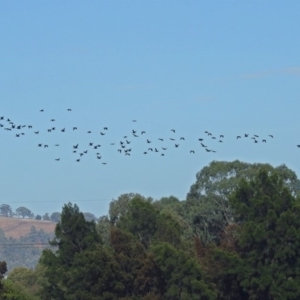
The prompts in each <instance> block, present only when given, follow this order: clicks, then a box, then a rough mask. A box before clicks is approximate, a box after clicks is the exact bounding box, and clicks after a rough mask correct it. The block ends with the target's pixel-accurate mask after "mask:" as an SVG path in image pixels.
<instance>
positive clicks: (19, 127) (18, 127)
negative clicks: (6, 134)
mask: <svg viewBox="0 0 300 300" xmlns="http://www.w3.org/2000/svg"><path fill="white" fill-rule="evenodd" d="M12 126H13V125H12ZM13 128H15V127H13ZM17 129H21V125H19V126H17Z"/></svg>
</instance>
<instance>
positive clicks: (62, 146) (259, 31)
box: [0, 0, 300, 217]
mask: <svg viewBox="0 0 300 300" xmlns="http://www.w3.org/2000/svg"><path fill="white" fill-rule="evenodd" d="M299 11H300V2H299V1H261V0H260V1H254V0H253V1H230V0H229V1H198V0H197V1H174V0H172V1H155V0H154V1H132V0H123V1H92V0H90V1H76V0H74V1H71V2H70V1H55V0H53V1H34V0H32V1H1V2H0V37H1V42H0V57H1V58H0V70H1V71H0V117H2V116H3V117H4V119H3V120H0V124H3V127H1V128H0V156H1V160H0V204H3V203H5V204H10V205H11V206H12V208H13V209H16V208H17V207H19V206H26V207H28V208H29V209H30V210H31V211H32V212H34V213H35V214H44V213H45V212H49V213H51V212H54V211H61V209H62V206H63V205H64V204H65V203H67V202H69V201H70V202H72V203H77V204H78V206H79V208H80V210H81V211H84V212H85V211H89V212H92V213H94V214H95V215H96V216H97V217H99V216H101V215H106V214H107V213H108V208H109V203H110V202H111V200H112V199H116V198H117V197H118V196H120V195H121V194H123V193H130V192H133V193H140V194H142V195H144V196H146V197H153V198H154V199H159V198H161V197H164V196H171V195H174V196H176V197H178V198H179V199H180V200H184V199H185V197H186V194H187V193H188V191H189V189H190V186H191V185H192V184H193V183H194V182H195V180H196V173H197V172H199V171H200V170H201V169H202V168H203V167H205V166H207V165H208V164H209V163H210V162H212V161H213V160H217V161H233V160H235V159H238V160H241V161H244V162H249V163H260V162H261V163H270V164H272V165H273V166H278V165H281V164H285V165H287V166H288V167H289V168H291V169H292V170H293V171H295V172H296V174H297V175H298V176H299V174H300V164H299V157H300V149H299V148H298V147H297V144H300V126H299V125H300V118H299V113H300V88H299V87H300V85H299V83H300V82H299V79H300V56H299V53H300V39H299V28H300V18H299ZM68 108H70V109H72V111H67V109H68ZM41 109H43V110H44V111H43V112H40V110H41ZM7 119H10V120H11V122H13V124H15V125H16V126H18V125H22V126H23V125H26V127H23V128H22V129H21V130H17V129H12V130H10V131H9V130H5V129H4V128H10V127H11V125H12V124H9V121H7ZM51 119H55V121H53V122H51V121H50V120H51ZM133 120H136V122H133ZM28 125H31V126H32V128H31V129H30V128H28V127H27V126H28ZM52 127H55V130H52V131H51V132H48V131H47V130H48V129H50V128H52ZM73 127H77V128H78V129H77V130H73ZM104 127H107V128H108V130H104V129H103V128H104ZM63 128H65V132H61V129H63ZM171 129H175V133H174V132H173V131H171ZM132 130H135V131H136V135H137V137H134V136H133V134H132ZM34 131H39V133H38V134H35V133H34ZM88 131H91V133H87V132H88ZM142 131H145V132H146V133H145V134H141V132H142ZM205 131H208V132H210V133H211V134H212V135H211V136H208V135H207V133H205ZM21 132H23V133H24V135H20V137H16V134H19V133H21ZM100 132H102V133H105V135H101V134H100ZM245 133H248V134H249V136H248V138H245V137H244V134H245ZM254 134H255V135H258V136H259V137H258V138H257V141H258V142H257V143H255V142H254V139H251V137H253V136H254ZM220 135H224V138H221V140H222V142H219V140H220ZM238 135H240V136H241V139H237V136H238ZM269 135H273V136H274V138H271V137H270V136H269ZM124 136H127V138H124ZM181 137H184V140H180V138H181ZM212 137H216V139H212ZM158 138H162V139H163V141H160V140H158ZM170 138H174V139H175V141H173V140H170ZM199 138H203V144H204V145H205V146H207V149H209V150H214V151H216V152H207V151H205V148H204V147H202V146H201V144H200V141H199V140H198V139H199ZM126 139H127V140H128V141H129V142H130V144H127V142H126ZM147 139H148V140H149V141H150V143H147ZM262 139H266V143H262ZM120 141H122V142H124V143H125V145H126V147H125V148H124V149H130V148H131V149H132V150H131V151H130V152H128V153H129V154H130V155H125V154H124V149H123V148H121V147H120V146H121V145H120ZM39 143H41V144H42V147H38V144H39ZM89 143H93V146H94V145H98V144H99V145H101V147H99V148H97V149H93V146H92V147H91V146H89ZM112 143H114V145H111V144H112ZM175 143H177V144H179V146H178V147H175ZM56 144H59V146H55V145H56ZM77 144H78V149H74V148H73V146H74V145H77ZM44 145H48V147H47V148H44ZM151 147H152V148H153V150H154V149H155V148H157V150H158V152H155V151H153V152H151V151H150V150H148V148H151ZM162 147H164V148H167V150H163V149H162ZM118 149H121V150H122V152H121V153H119V152H118ZM86 150H88V153H86V154H84V155H83V156H82V157H80V153H83V151H86ZM191 150H194V151H195V153H190V151H191ZM73 151H77V152H76V153H73ZM97 152H98V153H100V154H98V156H99V157H100V156H101V159H97V154H96V153H97ZM144 152H147V154H144ZM162 153H164V154H165V155H164V156H162V155H161V154H162ZM79 158H80V161H79V162H77V161H76V160H77V159H79ZM55 159H60V160H59V161H56V160H55ZM103 163H106V164H103Z"/></svg>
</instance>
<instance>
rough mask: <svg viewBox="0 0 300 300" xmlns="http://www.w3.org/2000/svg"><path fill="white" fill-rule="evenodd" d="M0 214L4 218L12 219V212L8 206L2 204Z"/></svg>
mask: <svg viewBox="0 0 300 300" xmlns="http://www.w3.org/2000/svg"><path fill="white" fill-rule="evenodd" d="M0 214H1V215H3V216H5V217H12V216H13V211H12V208H11V206H10V205H8V204H2V205H1V206H0Z"/></svg>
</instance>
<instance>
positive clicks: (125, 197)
mask: <svg viewBox="0 0 300 300" xmlns="http://www.w3.org/2000/svg"><path fill="white" fill-rule="evenodd" d="M133 198H140V199H143V200H147V201H149V202H151V201H152V199H151V198H147V199H146V198H145V197H143V196H141V195H140V194H135V193H129V194H122V195H121V196H119V197H118V199H116V200H115V199H113V200H112V201H111V202H110V204H109V219H110V222H111V224H112V225H116V224H117V222H118V221H119V220H120V218H121V217H122V216H124V215H125V214H126V212H127V209H128V206H129V204H130V202H131V200H132V199H133Z"/></svg>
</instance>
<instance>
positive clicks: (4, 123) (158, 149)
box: [0, 108, 300, 165]
mask: <svg viewBox="0 0 300 300" xmlns="http://www.w3.org/2000/svg"><path fill="white" fill-rule="evenodd" d="M43 112H44V109H41V110H40V113H43ZM67 112H68V113H71V112H72V109H71V108H68V109H67ZM50 122H51V124H52V125H51V126H49V128H47V130H46V133H51V132H53V131H59V132H61V133H62V134H63V133H66V128H65V127H64V128H60V129H57V128H56V126H54V124H55V119H50ZM132 122H133V123H135V122H137V120H132ZM0 128H2V129H3V130H5V131H7V132H13V133H14V135H15V137H16V138H20V137H22V136H24V135H25V132H24V131H25V129H26V130H29V131H31V132H33V134H35V135H39V134H42V133H43V132H42V131H41V130H37V129H35V128H33V126H32V125H19V124H16V123H15V122H14V121H12V120H11V119H10V118H7V117H4V116H0ZM77 130H78V128H77V127H76V126H74V127H72V131H77ZM108 131H109V128H108V127H107V126H105V127H103V128H102V130H100V131H99V132H98V134H99V136H104V135H106V134H107V132H108ZM86 133H87V134H91V133H92V131H90V130H89V131H87V132H86ZM204 133H205V134H206V136H207V137H206V138H207V139H210V140H216V141H218V142H219V143H223V141H224V135H223V134H220V135H218V136H215V135H213V134H212V133H211V132H209V131H205V132H204ZM26 134H27V132H26ZM144 136H145V140H144V142H145V149H144V150H143V151H142V153H143V154H144V155H146V154H148V153H151V152H153V153H158V154H159V155H160V156H165V155H166V152H167V150H168V147H169V145H168V146H166V145H165V142H166V141H167V140H168V141H170V142H171V143H172V147H173V148H178V147H179V146H180V144H181V143H183V142H184V141H185V137H183V136H180V137H178V136H176V130H175V129H170V136H169V137H168V138H167V139H166V138H162V137H158V138H157V140H156V141H157V143H159V146H157V145H156V144H155V146H152V145H154V142H153V140H150V139H149V138H146V131H144V130H143V131H138V130H137V129H132V131H131V132H130V134H127V135H124V136H123V138H122V139H121V140H120V141H119V142H118V143H110V145H111V146H114V145H116V144H117V149H116V151H117V152H118V153H120V154H123V155H125V156H130V155H131V151H132V148H131V143H132V139H135V138H144ZM268 137H269V138H274V136H273V135H272V134H270V135H268ZM241 138H250V139H252V140H253V142H254V143H258V142H259V141H261V142H262V143H266V142H267V139H266V138H261V139H259V136H258V135H257V134H254V135H253V136H250V135H249V134H248V133H245V134H243V135H238V136H236V139H237V140H239V139H241ZM207 139H206V140H205V139H204V138H203V137H199V138H198V143H199V145H200V147H201V148H202V149H204V151H206V152H211V153H216V150H214V149H211V148H208V146H207V145H206V144H207ZM54 146H55V147H59V146H60V145H59V144H55V145H54ZM37 147H39V148H48V147H49V145H48V144H43V143H38V144H37ZM87 147H89V148H88V149H86V148H85V149H84V150H81V148H82V145H80V144H79V143H76V144H75V145H72V153H73V154H74V155H75V158H74V160H75V162H80V161H81V158H82V157H83V156H84V155H86V154H87V153H88V152H91V151H94V152H95V158H96V159H97V160H101V159H102V154H101V153H100V150H99V149H100V147H101V144H98V143H95V142H89V143H88V145H87ZM297 147H299V148H300V145H297ZM195 152H196V151H195V150H194V149H190V150H189V153H190V154H195ZM54 160H55V161H57V162H58V161H60V160H61V158H60V157H56V158H54ZM101 162H102V161H101ZM102 164H103V165H106V164H107V163H106V162H102Z"/></svg>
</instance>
